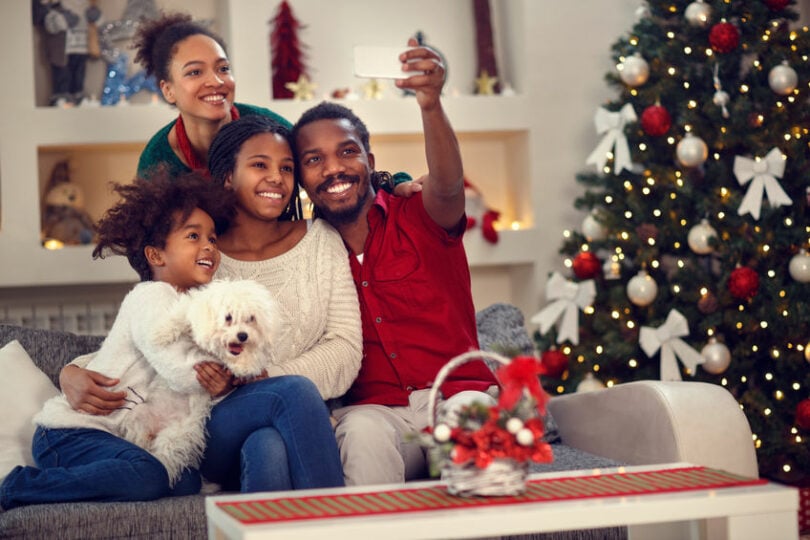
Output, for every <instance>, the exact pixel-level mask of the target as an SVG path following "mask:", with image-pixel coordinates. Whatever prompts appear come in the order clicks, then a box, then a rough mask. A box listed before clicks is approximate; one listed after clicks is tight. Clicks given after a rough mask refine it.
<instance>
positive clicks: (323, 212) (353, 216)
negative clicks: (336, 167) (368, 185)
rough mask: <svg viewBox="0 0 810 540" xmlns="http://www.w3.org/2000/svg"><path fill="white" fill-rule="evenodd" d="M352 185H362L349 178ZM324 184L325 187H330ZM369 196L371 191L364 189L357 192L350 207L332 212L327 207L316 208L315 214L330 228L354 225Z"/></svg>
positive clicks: (344, 178)
mask: <svg viewBox="0 0 810 540" xmlns="http://www.w3.org/2000/svg"><path fill="white" fill-rule="evenodd" d="M347 178H349V177H346V176H344V177H342V178H340V180H346V179H347ZM351 180H352V182H353V183H356V184H359V185H362V184H363V183H362V182H360V181H359V178H358V177H356V176H354V177H351ZM330 184H331V182H330V183H329V184H326V185H327V186H328V185H330ZM370 196H371V190H370V189H365V190H362V191H360V192H359V194H358V196H357V202H355V204H353V205H351V206H347V207H343V208H340V209H338V210H332V209H331V208H328V207H327V206H316V207H315V212H316V215H317V216H318V217H321V218H323V219H325V220H326V221H328V222H329V223H330V224H331V225H332V226H335V227H337V226H339V225H346V224H349V223H354V222H355V221H357V218H358V217H360V213H361V212H362V211H363V207H364V206H365V205H366V202H367V201H368V198H369V197H370Z"/></svg>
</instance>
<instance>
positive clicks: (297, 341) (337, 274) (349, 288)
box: [216, 219, 363, 399]
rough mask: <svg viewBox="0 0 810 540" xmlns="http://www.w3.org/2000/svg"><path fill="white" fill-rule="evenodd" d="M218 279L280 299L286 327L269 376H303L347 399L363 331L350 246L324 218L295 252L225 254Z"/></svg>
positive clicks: (323, 392)
mask: <svg viewBox="0 0 810 540" xmlns="http://www.w3.org/2000/svg"><path fill="white" fill-rule="evenodd" d="M216 277H217V278H218V279H253V280H256V281H258V282H260V283H262V284H263V285H265V286H266V287H267V288H268V289H269V290H270V292H271V293H273V294H274V295H275V297H276V300H278V303H279V305H280V307H281V311H282V314H283V315H284V317H283V318H284V321H285V322H284V326H283V328H282V331H281V333H280V335H279V338H278V339H277V340H276V343H277V346H278V348H277V349H276V352H275V354H274V361H275V362H276V365H274V366H273V367H272V368H271V369H270V370H269V373H268V374H269V375H271V376H272V375H303V376H305V377H307V378H309V379H310V380H311V381H312V382H314V383H315V385H316V386H317V387H318V390H319V391H320V392H321V396H322V397H323V398H324V399H330V398H334V397H338V396H342V395H343V394H344V393H345V392H346V390H348V389H349V386H350V385H351V383H352V382H353V381H354V379H355V377H356V376H357V373H358V372H359V370H360V361H361V359H362V354H363V353H362V351H363V330H362V327H361V324H360V307H359V303H358V300H357V290H356V289H355V286H354V281H353V280H352V276H351V271H350V269H349V260H348V254H347V251H346V247H345V246H344V244H343V240H342V239H341V238H340V235H339V234H338V232H337V231H336V230H335V229H334V228H333V227H332V226H331V225H329V224H328V223H326V222H325V221H324V220H322V219H317V220H315V221H314V222H312V223H311V224H310V226H309V228H308V230H307V233H306V235H304V237H303V238H302V239H301V240H300V241H299V242H298V244H296V245H295V246H294V247H293V248H292V249H291V250H289V251H288V252H286V253H283V254H281V255H279V256H277V257H273V258H272V259H267V260H264V261H239V260H236V259H233V258H231V257H228V256H226V255H225V254H224V253H223V254H222V260H221V262H220V265H219V269H218V270H217V273H216Z"/></svg>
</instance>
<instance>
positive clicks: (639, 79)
mask: <svg viewBox="0 0 810 540" xmlns="http://www.w3.org/2000/svg"><path fill="white" fill-rule="evenodd" d="M649 76H650V65H649V64H647V61H646V60H644V58H642V57H641V55H640V54H638V53H636V54H634V55H633V56H628V57H627V58H625V59H624V62H623V63H622V65H621V66H620V68H619V77H620V78H621V79H622V81H624V84H626V85H627V86H632V87H636V86H641V85H642V84H644V83H645V82H647V78H648V77H649Z"/></svg>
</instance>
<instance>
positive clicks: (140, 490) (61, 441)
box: [0, 427, 201, 510]
mask: <svg viewBox="0 0 810 540" xmlns="http://www.w3.org/2000/svg"><path fill="white" fill-rule="evenodd" d="M31 450H32V453H33V455H34V462H35V463H36V465H37V466H36V467H27V466H18V467H15V468H14V469H12V471H11V472H10V473H9V474H8V476H6V479H5V480H4V481H3V484H2V485H0V506H2V507H3V508H4V509H5V510H10V509H11V508H16V507H17V506H23V505H27V504H38V503H57V502H75V501H149V500H153V499H158V498H160V497H166V496H168V495H190V494H193V493H197V492H198V491H199V490H200V485H201V481H200V475H199V473H197V472H196V471H189V470H186V471H185V472H184V474H183V476H182V477H181V478H180V480H178V482H177V484H176V485H175V486H174V488H170V487H169V475H168V473H167V472H166V469H165V467H163V465H162V464H161V463H160V461H158V460H157V458H155V457H154V456H152V454H150V453H149V452H147V451H146V450H144V449H143V448H140V447H139V446H136V445H134V444H132V443H130V442H128V441H125V440H124V439H121V438H119V437H116V436H115V435H113V434H111V433H107V432H106V431H100V430H97V429H46V428H42V427H38V428H37V430H36V431H35V432H34V439H33V442H32V444H31Z"/></svg>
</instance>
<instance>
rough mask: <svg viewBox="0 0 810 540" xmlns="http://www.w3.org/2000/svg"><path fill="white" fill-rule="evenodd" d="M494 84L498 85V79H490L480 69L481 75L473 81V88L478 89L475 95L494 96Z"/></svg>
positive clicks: (487, 74)
mask: <svg viewBox="0 0 810 540" xmlns="http://www.w3.org/2000/svg"><path fill="white" fill-rule="evenodd" d="M496 84H498V78H497V77H490V76H489V72H487V70H485V69H482V70H481V75H480V76H479V77H478V78H477V79H475V86H476V88H477V89H478V91H477V92H476V93H477V94H480V95H482V96H494V95H495V85H496Z"/></svg>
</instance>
